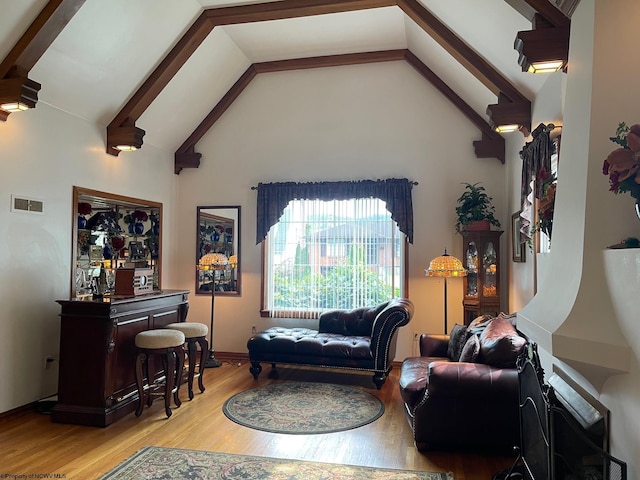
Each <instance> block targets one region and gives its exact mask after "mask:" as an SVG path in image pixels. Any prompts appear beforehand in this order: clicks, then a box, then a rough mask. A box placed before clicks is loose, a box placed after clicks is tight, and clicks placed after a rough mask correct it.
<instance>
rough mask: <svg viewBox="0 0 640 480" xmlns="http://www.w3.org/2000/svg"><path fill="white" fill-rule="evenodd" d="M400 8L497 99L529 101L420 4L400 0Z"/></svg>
mask: <svg viewBox="0 0 640 480" xmlns="http://www.w3.org/2000/svg"><path fill="white" fill-rule="evenodd" d="M398 6H399V7H400V8H401V9H402V11H403V12H404V13H406V14H407V16H409V18H411V19H412V20H413V21H414V22H416V24H418V26H420V27H421V28H422V29H423V30H424V31H425V32H427V33H428V34H429V35H430V36H431V37H433V39H434V40H435V41H436V42H438V43H439V44H440V46H442V47H443V48H444V49H445V50H447V52H449V53H450V54H451V55H452V56H453V57H454V58H455V59H456V60H457V61H458V62H460V64H462V65H463V66H464V67H465V68H466V69H467V70H469V72H471V73H472V74H473V75H474V76H475V77H476V78H477V79H478V80H479V81H481V82H482V83H483V84H484V85H485V86H486V87H487V88H488V89H489V90H491V91H492V92H493V93H495V94H496V95H498V94H499V93H500V92H502V93H503V94H505V95H506V96H507V97H508V98H509V99H510V100H511V101H513V102H515V101H525V100H526V101H529V100H528V99H527V98H526V97H525V96H524V95H523V94H522V93H520V91H519V90H518V89H517V88H516V87H515V86H513V85H512V84H511V82H509V80H507V79H506V78H505V77H504V76H503V75H502V74H501V73H500V72H498V71H497V70H496V69H495V68H494V67H493V66H492V65H491V64H489V62H487V61H486V60H485V59H484V58H482V57H481V56H480V55H478V54H477V53H476V51H475V50H473V48H471V47H470V46H469V45H467V44H466V43H465V42H464V41H463V40H462V39H460V38H459V37H458V36H457V35H456V34H455V33H454V32H453V31H452V30H450V29H449V28H448V27H447V26H446V25H444V24H443V23H442V22H441V21H440V20H438V18H436V16H435V15H433V14H432V13H431V12H430V11H429V10H427V9H426V8H425V7H423V6H422V4H421V3H420V2H418V0H399V1H398Z"/></svg>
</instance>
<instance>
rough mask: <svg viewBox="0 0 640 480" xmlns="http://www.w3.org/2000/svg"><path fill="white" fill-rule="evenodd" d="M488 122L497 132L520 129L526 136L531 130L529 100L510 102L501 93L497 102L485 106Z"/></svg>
mask: <svg viewBox="0 0 640 480" xmlns="http://www.w3.org/2000/svg"><path fill="white" fill-rule="evenodd" d="M487 115H488V116H489V124H490V125H491V128H493V129H494V130H495V131H496V132H498V133H507V132H515V131H518V130H519V131H521V132H522V134H523V135H524V136H525V137H526V136H528V135H529V132H530V131H531V102H511V101H509V100H508V99H507V98H506V97H505V96H504V95H503V94H500V95H499V96H498V103H497V104H493V105H489V106H488V107H487Z"/></svg>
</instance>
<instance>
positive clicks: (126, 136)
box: [107, 125, 145, 157]
mask: <svg viewBox="0 0 640 480" xmlns="http://www.w3.org/2000/svg"><path fill="white" fill-rule="evenodd" d="M144 134H145V131H144V130H142V129H141V128H138V127H136V126H135V125H123V126H120V127H107V153H108V154H110V155H114V156H116V157H117V156H118V155H119V154H120V152H132V151H135V150H138V149H139V148H141V147H142V138H143V137H144Z"/></svg>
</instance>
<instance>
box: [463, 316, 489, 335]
mask: <svg viewBox="0 0 640 480" xmlns="http://www.w3.org/2000/svg"><path fill="white" fill-rule="evenodd" d="M491 320H493V315H488V314H485V315H480V316H479V317H476V318H475V319H474V320H473V321H472V322H471V323H470V324H469V327H468V330H469V332H470V333H474V334H476V335H480V334H481V333H482V332H484V329H485V328H487V325H488V324H489V322H490V321H491Z"/></svg>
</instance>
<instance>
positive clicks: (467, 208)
mask: <svg viewBox="0 0 640 480" xmlns="http://www.w3.org/2000/svg"><path fill="white" fill-rule="evenodd" d="M463 185H465V190H464V192H463V193H462V195H460V197H458V200H457V202H458V206H457V207H456V215H457V220H456V232H458V233H460V232H461V231H462V230H465V229H468V227H469V225H471V224H472V223H473V222H481V221H486V222H488V224H489V228H491V227H490V226H491V225H493V226H495V227H498V228H500V222H499V221H498V219H497V218H495V217H494V213H495V208H494V206H493V204H492V203H491V200H493V198H492V197H490V196H489V195H488V194H487V192H486V190H485V188H484V187H483V186H482V185H480V182H478V183H474V184H471V183H463Z"/></svg>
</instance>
